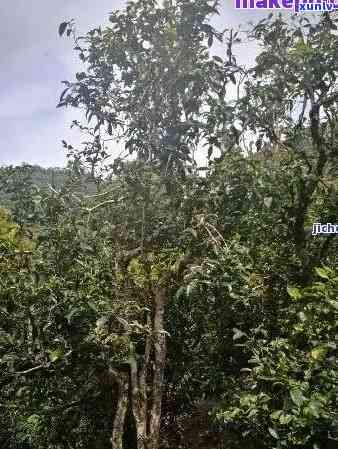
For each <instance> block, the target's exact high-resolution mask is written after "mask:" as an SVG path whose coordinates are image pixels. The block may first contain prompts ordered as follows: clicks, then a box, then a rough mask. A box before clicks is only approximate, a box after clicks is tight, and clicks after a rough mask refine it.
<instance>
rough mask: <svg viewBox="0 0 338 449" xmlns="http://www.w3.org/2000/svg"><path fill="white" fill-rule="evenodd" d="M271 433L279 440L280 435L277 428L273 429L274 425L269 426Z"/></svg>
mask: <svg viewBox="0 0 338 449" xmlns="http://www.w3.org/2000/svg"><path fill="white" fill-rule="evenodd" d="M268 430H269V434H270V435H271V436H272V437H273V438H275V439H276V440H279V435H278V433H277V430H275V429H273V428H272V427H269V429H268Z"/></svg>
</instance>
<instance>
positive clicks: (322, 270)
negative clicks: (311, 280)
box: [315, 267, 330, 279]
mask: <svg viewBox="0 0 338 449" xmlns="http://www.w3.org/2000/svg"><path fill="white" fill-rule="evenodd" d="M315 270H316V273H317V274H318V276H320V277H321V278H323V279H330V278H329V276H328V273H329V272H330V270H329V269H328V268H327V267H323V268H315Z"/></svg>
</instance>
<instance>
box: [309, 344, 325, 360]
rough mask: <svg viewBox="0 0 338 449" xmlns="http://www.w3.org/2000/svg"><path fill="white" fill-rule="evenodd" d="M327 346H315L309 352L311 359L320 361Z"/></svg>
mask: <svg viewBox="0 0 338 449" xmlns="http://www.w3.org/2000/svg"><path fill="white" fill-rule="evenodd" d="M327 351H328V348H327V347H326V346H323V345H322V346H317V347H315V348H314V349H312V351H311V352H310V356H311V358H312V359H313V360H316V361H321V360H323V359H324V358H325V356H326V354H327Z"/></svg>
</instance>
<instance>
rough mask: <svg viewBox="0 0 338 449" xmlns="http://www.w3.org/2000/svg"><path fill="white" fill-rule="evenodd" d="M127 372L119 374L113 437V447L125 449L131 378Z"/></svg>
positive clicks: (113, 448) (114, 448)
mask: <svg viewBox="0 0 338 449" xmlns="http://www.w3.org/2000/svg"><path fill="white" fill-rule="evenodd" d="M128 377H129V376H128V374H127V373H123V374H122V373H120V374H119V382H118V383H119V392H118V395H119V396H118V400H117V407H116V413H115V418H114V424H113V433H112V437H111V443H112V449H123V430H124V421H125V418H126V413H127V407H128V390H129V379H128Z"/></svg>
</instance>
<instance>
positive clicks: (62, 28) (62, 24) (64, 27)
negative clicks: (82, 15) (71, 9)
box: [59, 22, 68, 36]
mask: <svg viewBox="0 0 338 449" xmlns="http://www.w3.org/2000/svg"><path fill="white" fill-rule="evenodd" d="M67 26H68V22H62V23H61V24H60V26H59V36H62V35H63V34H64V32H65V31H66V28H67Z"/></svg>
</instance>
